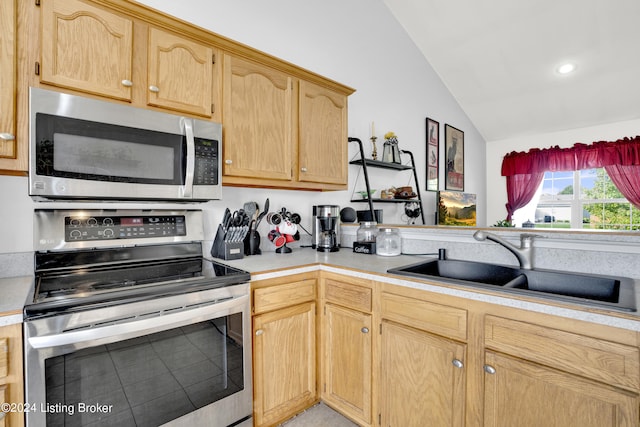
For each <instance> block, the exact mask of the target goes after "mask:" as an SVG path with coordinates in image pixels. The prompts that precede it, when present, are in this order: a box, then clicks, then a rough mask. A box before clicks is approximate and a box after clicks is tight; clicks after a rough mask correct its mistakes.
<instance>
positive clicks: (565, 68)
mask: <svg viewBox="0 0 640 427" xmlns="http://www.w3.org/2000/svg"><path fill="white" fill-rule="evenodd" d="M575 69H576V64H573V63H571V62H567V63H566V64H562V65H561V66H559V67H558V68H557V69H556V70H557V71H558V73H560V74H569V73H572V72H573V71H575Z"/></svg>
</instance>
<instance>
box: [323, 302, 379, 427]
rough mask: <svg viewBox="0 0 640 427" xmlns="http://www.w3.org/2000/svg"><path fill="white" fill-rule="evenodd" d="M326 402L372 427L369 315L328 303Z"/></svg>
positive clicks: (325, 350) (325, 353)
mask: <svg viewBox="0 0 640 427" xmlns="http://www.w3.org/2000/svg"><path fill="white" fill-rule="evenodd" d="M324 315H325V320H324V322H325V328H324V335H325V337H324V339H325V344H324V360H323V362H324V376H325V378H324V384H323V390H322V396H323V399H324V400H325V402H327V403H328V404H330V405H331V406H333V407H334V408H336V409H338V410H339V411H341V412H342V413H344V414H345V415H348V416H349V417H350V418H351V419H353V420H357V421H359V422H360V423H363V424H364V425H370V424H371V345H372V335H373V333H372V332H371V315H370V314H366V313H361V312H359V311H356V310H351V309H348V308H344V307H340V306H336V305H333V304H327V305H326V306H325V309H324Z"/></svg>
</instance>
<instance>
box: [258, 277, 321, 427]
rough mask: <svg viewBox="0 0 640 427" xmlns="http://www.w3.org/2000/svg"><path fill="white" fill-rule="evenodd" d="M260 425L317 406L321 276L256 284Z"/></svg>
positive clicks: (280, 419) (283, 418)
mask: <svg viewBox="0 0 640 427" xmlns="http://www.w3.org/2000/svg"><path fill="white" fill-rule="evenodd" d="M252 289H253V290H252V294H253V312H254V316H253V333H254V336H253V384H254V404H253V411H254V414H253V416H254V425H255V426H273V425H277V424H278V423H280V422H282V421H284V420H286V419H288V418H290V417H292V416H293V415H295V414H296V413H298V412H301V411H302V410H304V409H306V408H308V407H309V406H311V405H313V404H314V403H315V402H316V401H317V400H318V398H317V385H316V279H315V276H309V275H299V276H293V277H289V278H284V280H283V279H282V278H281V279H273V280H267V281H259V282H253V283H252Z"/></svg>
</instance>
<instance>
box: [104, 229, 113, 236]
mask: <svg viewBox="0 0 640 427" xmlns="http://www.w3.org/2000/svg"><path fill="white" fill-rule="evenodd" d="M102 235H103V236H104V237H113V229H111V228H105V229H104V231H103V232H102Z"/></svg>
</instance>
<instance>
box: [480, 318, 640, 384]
mask: <svg viewBox="0 0 640 427" xmlns="http://www.w3.org/2000/svg"><path fill="white" fill-rule="evenodd" d="M485 345H486V346H487V347H488V348H491V349H494V350H498V351H500V352H503V353H507V354H510V355H513V356H516V357H520V358H522V359H526V360H530V361H533V362H537V363H540V364H543V365H547V366H550V367H553V368H556V369H559V370H561V371H565V372H570V373H574V374H578V375H581V376H584V377H587V378H591V379H594V380H598V381H603V382H605V383H607V384H611V385H617V386H620V387H624V388H627V389H632V390H638V389H640V354H639V350H638V348H636V347H631V346H627V345H624V344H618V343H614V342H609V341H605V340H601V339H596V338H591V337H588V336H584V335H579V334H575V333H571V332H566V331H561V330H558V329H552V328H548V327H545V326H540V325H533V324H530V323H524V322H519V321H515V320H510V319H504V318H501V317H495V316H487V317H486V319H485Z"/></svg>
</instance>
